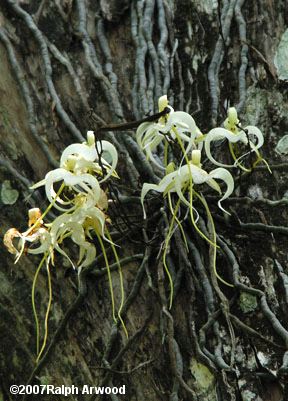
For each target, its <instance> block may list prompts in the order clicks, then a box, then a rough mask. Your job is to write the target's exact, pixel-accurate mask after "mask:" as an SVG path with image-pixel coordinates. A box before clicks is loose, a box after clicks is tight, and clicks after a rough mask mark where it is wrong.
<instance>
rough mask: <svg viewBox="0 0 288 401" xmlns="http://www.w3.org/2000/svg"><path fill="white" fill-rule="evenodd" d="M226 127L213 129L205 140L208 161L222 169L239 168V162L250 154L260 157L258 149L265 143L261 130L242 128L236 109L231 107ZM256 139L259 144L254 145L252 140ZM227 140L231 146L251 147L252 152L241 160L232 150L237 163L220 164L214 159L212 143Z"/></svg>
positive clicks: (251, 126) (253, 127)
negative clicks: (211, 148)
mask: <svg viewBox="0 0 288 401" xmlns="http://www.w3.org/2000/svg"><path fill="white" fill-rule="evenodd" d="M224 127H225V128H220V127H219V128H213V129H212V130H211V131H209V133H208V134H207V136H206V138H205V152H206V155H207V157H208V159H209V160H210V161H211V162H212V163H213V164H215V165H216V166H220V167H226V168H227V167H228V168H229V167H236V166H239V165H240V164H239V161H240V160H241V159H242V158H243V157H245V156H247V155H248V154H249V153H250V152H256V154H257V155H258V156H259V152H258V149H260V148H261V146H262V145H263V143H264V138H263V134H262V132H261V131H260V130H259V128H257V127H255V126H253V125H248V126H247V127H245V128H241V127H240V124H239V120H238V117H237V111H236V109H235V108H234V107H231V108H230V109H229V110H228V118H227V119H226V120H225V122H224ZM254 137H256V139H257V143H256V144H254V143H253V142H252V139H253V138H254ZM224 138H226V139H227V140H228V141H229V143H230V144H234V143H237V142H241V143H243V144H244V145H248V143H249V146H250V150H249V151H248V152H246V153H244V154H243V155H241V156H240V157H239V158H236V157H235V156H234V152H233V149H232V148H230V150H231V153H232V156H233V157H234V159H235V163H234V164H232V165H230V164H224V163H220V162H218V161H217V160H215V159H214V157H213V156H212V154H211V150H210V146H211V142H214V141H219V140H222V139H224Z"/></svg>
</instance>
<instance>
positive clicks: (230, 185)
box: [209, 168, 234, 214]
mask: <svg viewBox="0 0 288 401" xmlns="http://www.w3.org/2000/svg"><path fill="white" fill-rule="evenodd" d="M209 177H210V178H215V179H220V180H222V181H224V182H225V184H226V186H227V189H226V192H225V194H224V195H223V196H222V198H221V199H220V200H219V201H218V206H219V208H220V209H221V210H223V212H225V213H227V214H230V213H229V212H227V211H226V210H225V209H223V207H222V206H221V202H222V201H223V200H224V199H227V198H228V197H229V196H230V195H231V194H232V192H233V191H234V180H233V177H232V175H231V173H230V172H229V171H228V170H225V169H224V168H216V169H215V170H213V171H211V173H209ZM210 183H211V181H210Z"/></svg>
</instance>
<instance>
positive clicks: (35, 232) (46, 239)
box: [3, 208, 51, 263]
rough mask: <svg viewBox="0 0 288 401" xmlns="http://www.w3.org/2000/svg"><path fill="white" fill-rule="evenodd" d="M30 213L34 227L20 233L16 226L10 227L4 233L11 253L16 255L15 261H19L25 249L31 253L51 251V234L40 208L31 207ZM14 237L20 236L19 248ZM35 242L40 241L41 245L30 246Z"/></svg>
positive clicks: (31, 225)
mask: <svg viewBox="0 0 288 401" xmlns="http://www.w3.org/2000/svg"><path fill="white" fill-rule="evenodd" d="M28 214H29V224H28V225H29V227H32V228H29V229H28V230H26V231H24V232H23V233H20V232H19V231H18V230H17V229H16V228H10V229H9V230H8V231H7V232H6V233H5V235H4V239H3V242H4V245H5V246H6V248H7V249H8V251H9V252H10V253H12V254H14V255H16V259H15V263H17V262H18V260H19V259H20V257H21V255H22V254H23V252H24V250H26V252H27V253H31V254H40V253H43V254H44V253H45V252H49V253H51V252H50V251H51V236H50V233H49V231H48V229H47V228H46V227H45V225H44V224H43V221H42V220H41V212H40V209H38V208H33V209H30V210H29V212H28ZM14 238H19V241H18V246H17V248H16V247H15V246H14V244H13V240H14ZM35 243H36V244H38V243H39V245H38V246H36V247H34V248H31V247H29V244H33V245H34V244H35ZM19 249H20V250H19Z"/></svg>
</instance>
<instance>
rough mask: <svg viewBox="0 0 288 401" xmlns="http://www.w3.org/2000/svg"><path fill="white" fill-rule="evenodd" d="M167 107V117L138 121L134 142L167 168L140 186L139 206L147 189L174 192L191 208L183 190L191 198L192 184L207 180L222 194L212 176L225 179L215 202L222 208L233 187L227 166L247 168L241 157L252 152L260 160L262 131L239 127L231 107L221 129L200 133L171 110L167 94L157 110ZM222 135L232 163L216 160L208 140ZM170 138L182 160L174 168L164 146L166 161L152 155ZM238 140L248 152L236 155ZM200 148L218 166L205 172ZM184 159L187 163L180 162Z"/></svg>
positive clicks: (188, 119)
mask: <svg viewBox="0 0 288 401" xmlns="http://www.w3.org/2000/svg"><path fill="white" fill-rule="evenodd" d="M167 107H168V108H169V109H170V112H169V114H168V115H167V116H163V117H161V119H160V120H159V121H158V122H155V123H153V122H152V123H151V122H145V123H143V124H141V125H140V126H139V128H138V130H137V133H136V138H137V142H138V144H139V146H140V147H141V148H142V149H143V151H144V152H145V153H146V156H147V158H148V159H149V160H151V162H152V163H154V164H155V165H157V166H158V167H160V168H161V169H166V175H165V176H164V178H163V179H162V180H161V181H160V183H159V184H158V185H156V184H149V183H145V184H144V185H143V188H142V194H141V201H142V205H143V203H144V199H145V196H146V194H147V193H148V192H149V191H150V190H154V191H157V192H161V193H163V194H164V195H166V194H167V193H171V192H176V193H177V195H178V197H179V199H180V200H181V201H182V202H183V203H184V204H186V205H187V206H188V207H190V206H191V203H190V202H189V201H188V200H187V199H186V198H185V196H184V193H185V191H188V192H189V193H190V197H192V195H193V194H192V186H193V188H194V184H195V185H197V184H203V183H207V184H208V185H209V186H210V187H211V188H213V189H215V190H216V191H218V192H219V193H220V194H221V189H220V186H219V185H218V184H217V182H216V181H215V179H219V180H222V181H223V182H225V184H226V186H227V189H226V192H225V194H224V195H223V196H222V198H221V199H220V200H219V202H218V206H219V207H220V208H221V209H222V210H224V209H223V208H222V206H221V201H222V200H224V199H226V198H227V197H228V196H230V195H231V193H232V192H233V190H234V180H233V177H232V175H231V173H230V172H229V171H228V170H227V168H233V167H240V168H242V169H243V170H245V171H247V170H248V169H246V168H245V167H243V166H242V165H241V163H240V160H241V159H243V158H244V157H245V156H246V155H248V154H250V153H251V152H255V153H256V154H257V156H258V159H259V160H263V159H262V158H261V156H260V154H259V151H258V149H259V148H260V147H261V146H262V145H263V143H264V139H263V135H262V133H261V131H260V130H259V129H258V128H257V127H255V126H247V127H245V128H242V127H241V124H240V122H239V120H238V116H237V111H236V109H235V108H234V107H231V108H230V109H229V110H228V117H227V119H226V120H225V122H224V128H222V127H217V128H214V129H212V130H211V131H209V132H208V134H206V135H203V134H202V133H201V131H200V130H199V128H198V127H197V125H196V123H195V121H194V119H193V118H192V117H191V116H190V115H189V114H187V113H185V112H181V111H174V110H173V108H172V107H171V106H169V105H168V100H167V96H162V97H161V98H160V99H159V111H160V112H161V111H163V110H164V109H165V108H167ZM224 138H226V139H227V140H228V141H229V148H230V152H231V155H232V157H233V158H234V164H232V165H227V164H223V163H220V162H217V161H216V160H215V159H214V158H213V156H212V154H211V149H210V146H211V142H213V141H219V140H223V139H224ZM254 138H256V139H257V143H256V144H254V142H253V139H254ZM169 141H173V142H176V143H178V145H179V146H180V148H181V151H182V160H181V162H180V163H179V166H178V168H177V169H175V164H173V165H172V166H171V163H170V164H167V156H166V153H167V149H166V150H165V151H164V154H165V157H164V159H165V160H164V163H163V164H160V162H159V161H158V160H156V158H155V156H154V154H153V152H154V151H155V149H156V148H157V146H158V145H159V144H160V143H163V142H164V146H165V147H167V146H168V143H169ZM237 142H240V143H243V144H244V145H249V151H247V152H246V153H244V154H243V155H241V156H240V157H238V158H236V156H235V153H234V148H233V145H234V144H236V143H237ZM203 147H204V149H205V153H206V156H207V158H208V159H209V160H210V161H211V162H212V163H213V164H215V165H217V166H219V168H216V169H215V170H212V171H211V172H210V173H208V172H206V171H205V170H204V169H203V168H202V165H201V153H202V151H203ZM184 160H185V161H186V164H184V165H183V161H184ZM171 170H172V171H171ZM189 182H190V184H189ZM224 211H225V210H224ZM144 215H145V210H144Z"/></svg>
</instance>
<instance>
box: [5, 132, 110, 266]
mask: <svg viewBox="0 0 288 401" xmlns="http://www.w3.org/2000/svg"><path fill="white" fill-rule="evenodd" d="M107 159H108V160H109V161H110V163H109V162H108V161H107ZM117 161H118V155H117V151H116V149H115V147H114V146H113V145H112V144H111V143H109V142H107V141H97V142H95V137H94V133H93V131H88V133H87V142H85V143H83V144H72V145H70V146H68V147H67V148H66V149H65V150H64V151H63V153H62V156H61V159H60V167H59V168H57V169H55V170H52V171H50V172H49V173H48V174H46V177H45V179H44V180H42V181H40V182H38V183H37V184H35V185H34V186H33V187H32V189H35V188H39V187H41V186H45V192H46V196H47V198H48V200H49V202H50V205H49V206H48V208H47V209H46V211H45V212H44V214H43V215H42V214H41V212H40V210H39V209H38V208H35V209H31V210H29V229H28V230H27V231H25V232H23V233H20V232H19V231H18V230H17V229H15V228H11V229H10V230H8V231H7V233H6V234H5V237H4V243H5V245H6V246H7V249H8V250H9V252H11V253H13V254H16V262H17V261H18V260H19V258H20V256H21V254H22V253H23V251H24V249H25V248H27V252H28V253H31V254H41V253H42V254H44V255H45V254H46V255H47V261H50V260H52V263H53V260H54V250H56V251H58V252H59V253H60V254H62V255H64V256H65V257H66V258H67V259H68V260H69V261H70V262H71V264H72V266H73V267H74V268H75V267H76V266H77V268H78V270H80V269H81V268H83V267H85V266H88V265H89V264H91V263H92V262H93V261H94V259H95V256H96V248H95V245H94V244H93V243H91V242H89V239H92V235H94V236H95V234H96V236H97V238H98V240H99V241H102V239H104V240H106V241H108V242H110V240H109V238H107V237H106V223H107V222H109V218H108V216H107V215H106V210H107V208H108V199H107V195H106V193H105V192H104V191H103V189H101V186H100V185H101V183H103V182H104V181H106V180H107V179H108V178H109V177H111V176H116V177H117V173H116V170H115V168H116V165H117ZM97 177H98V178H97ZM56 183H59V184H60V187H59V189H58V191H57V192H56V191H55V189H54V185H55V184H56ZM52 207H54V208H56V209H58V210H59V211H60V212H61V214H60V215H59V216H58V217H56V218H55V219H54V220H53V222H52V223H49V224H44V221H43V219H44V217H45V215H46V214H47V213H48V211H49V210H50V209H51V208H52ZM68 237H69V238H71V239H72V241H73V242H74V243H75V244H76V245H77V246H78V247H79V259H78V262H77V264H75V263H74V262H73V261H72V260H71V258H70V257H69V256H68V255H67V253H66V252H65V251H64V250H63V249H62V247H61V244H62V243H63V240H64V239H65V238H68ZM14 238H19V244H18V249H17V248H16V247H15V246H14V245H13V239H14ZM27 243H29V244H30V245H31V243H33V244H36V246H34V247H31V246H29V247H28V246H27V245H28V244H27ZM19 249H20V250H19Z"/></svg>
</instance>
